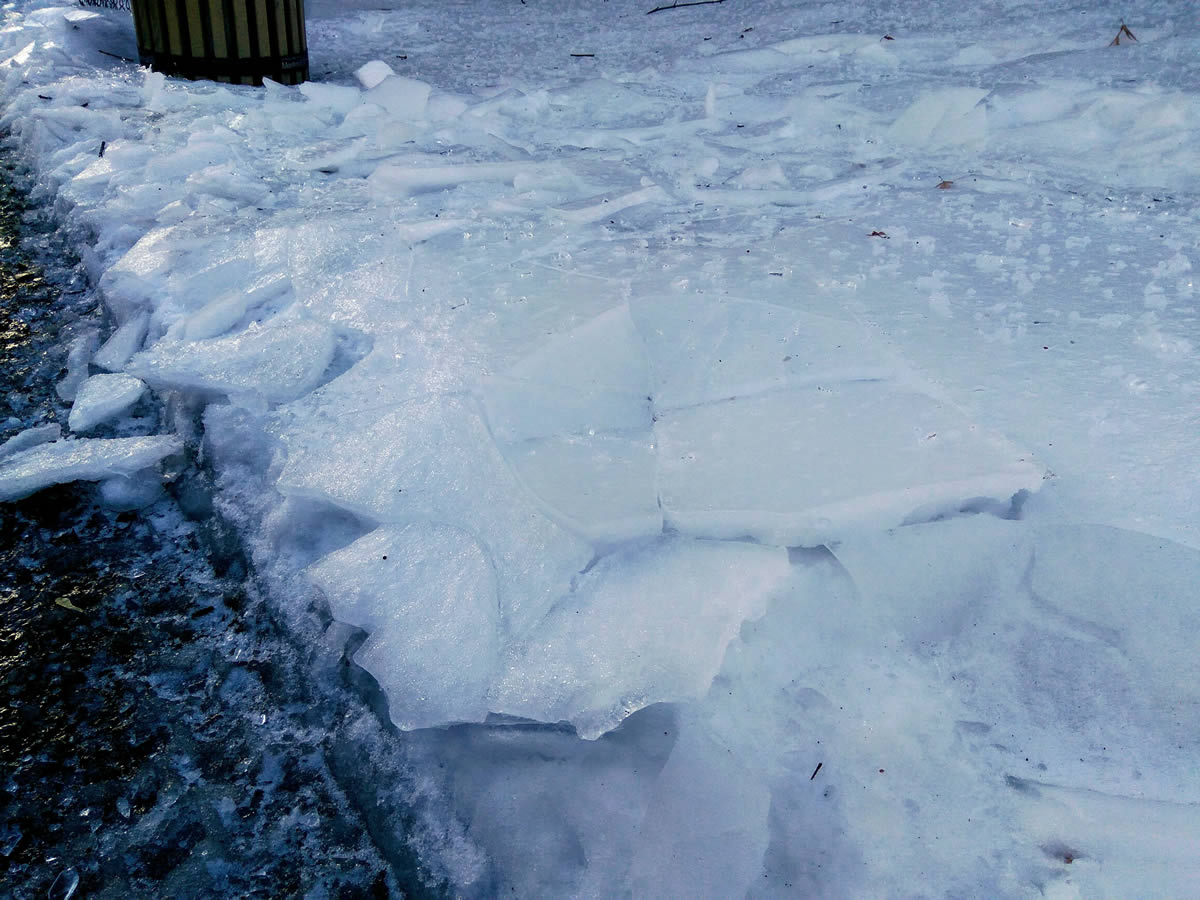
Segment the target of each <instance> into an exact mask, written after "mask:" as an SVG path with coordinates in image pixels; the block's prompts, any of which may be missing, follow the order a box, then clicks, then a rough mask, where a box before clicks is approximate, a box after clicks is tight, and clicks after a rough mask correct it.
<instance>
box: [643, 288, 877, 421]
mask: <svg viewBox="0 0 1200 900" xmlns="http://www.w3.org/2000/svg"><path fill="white" fill-rule="evenodd" d="M629 311H630V314H631V315H632V317H633V321H634V322H635V323H636V324H637V329H638V332H639V333H640V334H641V337H642V339H643V340H644V341H645V344H646V352H647V353H648V354H649V357H650V369H651V373H652V385H651V391H652V394H653V396H654V406H655V408H656V409H659V410H662V409H674V408H678V407H683V406H693V405H695V404H698V403H710V402H713V401H716V400H727V399H729V398H731V397H737V396H745V395H746V394H753V393H760V392H762V391H766V390H776V389H779V388H782V387H788V386H800V385H806V384H833V383H837V382H843V381H862V380H877V379H884V378H889V377H891V376H892V375H893V374H894V373H895V367H894V365H892V364H891V362H890V360H889V359H888V357H887V354H886V352H885V351H884V349H883V348H882V347H880V346H879V343H878V341H876V340H875V339H874V338H873V337H872V336H871V334H870V333H869V332H868V331H867V330H866V329H865V328H863V327H862V326H861V325H858V324H857V323H854V322H843V321H841V320H838V319H831V318H827V317H824V316H815V315H811V314H808V313H802V312H797V311H795V310H791V309H787V308H786V307H782V306H776V305H773V304H770V303H760V302H757V301H748V300H731V299H724V298H709V297H706V296H701V295H682V294H681V295H669V296H661V297H659V296H651V297H638V298H634V300H632V301H631V302H630V304H629Z"/></svg>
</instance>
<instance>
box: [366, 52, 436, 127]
mask: <svg viewBox="0 0 1200 900" xmlns="http://www.w3.org/2000/svg"><path fill="white" fill-rule="evenodd" d="M368 65H370V63H368ZM429 91H430V87H429V85H428V84H426V83H425V82H424V81H417V80H416V79H415V78H405V77H404V76H403V75H388V76H386V77H385V78H384V79H383V80H382V81H380V82H379V83H378V84H376V85H374V86H372V87H371V88H370V89H369V90H368V91H367V92H366V94H365V95H364V97H363V99H365V100H366V101H367V102H369V103H374V104H375V105H376V106H381V107H383V109H384V110H386V111H387V114H388V115H389V116H391V117H392V118H393V119H403V120H405V121H409V122H417V121H420V120H422V119H424V118H425V105H426V104H427V103H428V102H429Z"/></svg>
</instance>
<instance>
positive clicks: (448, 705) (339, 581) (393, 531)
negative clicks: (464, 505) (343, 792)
mask: <svg viewBox="0 0 1200 900" xmlns="http://www.w3.org/2000/svg"><path fill="white" fill-rule="evenodd" d="M307 574H308V577H309V578H310V579H311V580H312V581H313V583H314V584H316V585H317V586H318V587H320V588H321V590H322V591H324V593H325V596H326V597H327V598H328V599H329V605H330V608H331V610H332V612H333V615H334V618H336V619H337V620H338V621H341V622H346V623H348V624H351V625H357V626H359V627H361V628H363V629H365V630H366V631H367V632H368V633H369V636H368V638H367V640H366V643H365V644H364V645H363V646H362V647H361V648H360V649H359V650H358V652H357V653H356V654H355V657H354V658H355V662H357V663H358V664H359V665H361V666H362V667H363V668H364V669H366V670H367V671H368V672H370V673H371V674H372V675H373V676H374V677H375V680H376V681H378V682H379V685H380V687H382V688H383V691H384V693H385V694H386V695H387V698H388V708H389V711H390V715H391V719H392V721H393V722H394V723H395V724H396V725H397V726H398V727H399V728H403V729H413V728H426V727H431V726H438V725H451V724H454V723H458V722H481V721H483V719H484V718H485V717H486V715H487V704H486V700H485V696H486V694H487V689H488V686H489V684H490V683H491V679H492V676H493V673H494V670H495V666H496V661H497V655H498V652H499V641H500V639H499V635H500V618H499V610H498V607H497V604H496V576H495V572H494V571H493V569H492V565H491V561H490V560H489V559H488V556H487V554H486V553H485V552H484V550H483V548H482V547H481V546H480V545H479V542H478V541H476V540H475V539H474V538H472V537H471V535H469V534H467V533H466V532H465V531H462V530H461V529H458V528H453V527H451V526H448V525H431V524H412V525H405V526H383V527H381V528H377V529H376V530H375V531H372V532H371V533H370V534H368V535H366V536H365V537H362V538H360V539H359V540H357V541H355V542H354V543H353V544H351V545H350V546H348V547H345V548H344V549H342V550H338V551H337V552H335V553H331V554H329V555H328V556H326V557H325V558H324V559H322V560H321V561H320V562H318V563H316V564H315V565H313V566H310V567H309V569H308V570H307Z"/></svg>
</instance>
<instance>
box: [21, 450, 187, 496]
mask: <svg viewBox="0 0 1200 900" xmlns="http://www.w3.org/2000/svg"><path fill="white" fill-rule="evenodd" d="M182 449H183V441H181V440H180V439H179V438H177V437H175V436H174V435H156V436H153V437H134V438H113V439H110V440H105V439H100V438H85V439H83V440H76V441H55V442H53V443H50V444H42V445H41V446H38V447H34V448H33V449H31V450H25V451H23V452H21V453H16V454H14V455H13V456H10V457H8V458H7V459H5V460H3V461H2V462H0V501H4V500H20V499H21V498H22V497H28V496H29V495H30V494H33V493H36V492H37V491H40V490H41V489H42V488H46V487H49V486H50V485H52V484H66V483H67V482H70V481H99V480H100V479H103V478H109V477H111V476H113V475H132V474H133V473H134V472H139V471H141V470H142V469H147V468H149V467H150V466H153V465H155V464H156V463H158V462H159V461H160V460H161V459H163V458H164V457H166V456H170V455H171V454H172V453H178V452H179V451H180V450H182Z"/></svg>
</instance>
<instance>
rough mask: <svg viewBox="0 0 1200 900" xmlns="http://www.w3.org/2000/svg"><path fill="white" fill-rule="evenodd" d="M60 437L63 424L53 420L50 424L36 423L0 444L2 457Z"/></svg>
mask: <svg viewBox="0 0 1200 900" xmlns="http://www.w3.org/2000/svg"><path fill="white" fill-rule="evenodd" d="M60 437H62V426H61V425H58V424H56V423H53V422H51V423H50V424H48V425H36V426H34V427H33V428H26V429H25V430H24V431H21V432H18V433H17V434H14V435H13V436H12V437H10V438H9V439H8V440H7V441H5V442H4V443H3V444H0V459H5V458H6V457H9V456H12V455H13V454H16V453H20V452H21V451H22V450H29V449H30V448H32V447H36V446H38V445H39V444H48V443H50V442H51V441H57V440H58V439H59V438H60Z"/></svg>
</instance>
